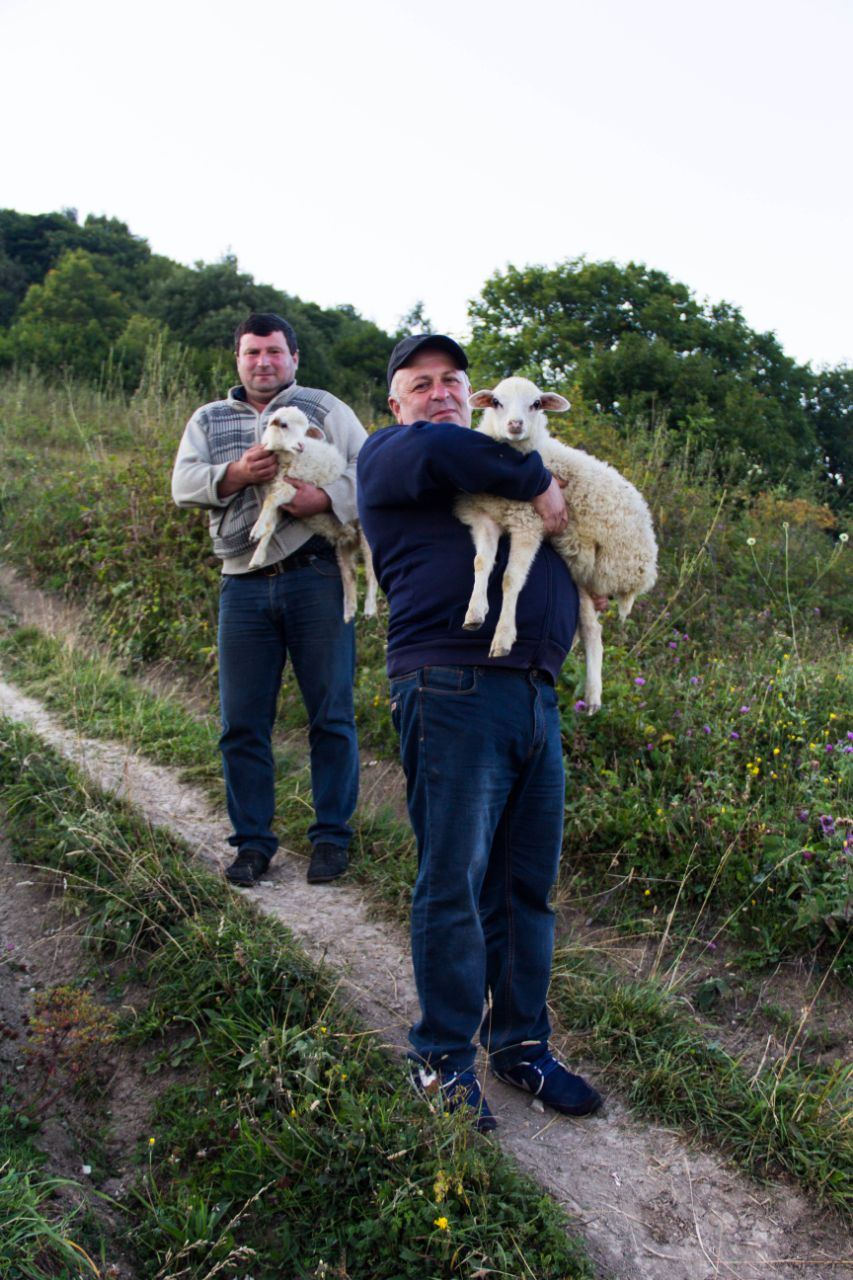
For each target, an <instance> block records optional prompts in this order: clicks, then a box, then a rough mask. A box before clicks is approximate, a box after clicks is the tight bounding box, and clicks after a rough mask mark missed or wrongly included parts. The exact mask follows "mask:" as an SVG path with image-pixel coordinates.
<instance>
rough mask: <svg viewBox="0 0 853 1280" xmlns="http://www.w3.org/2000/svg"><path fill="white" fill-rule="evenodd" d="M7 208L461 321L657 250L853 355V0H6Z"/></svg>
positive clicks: (805, 354) (815, 352) (2, 189)
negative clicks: (530, 267)
mask: <svg viewBox="0 0 853 1280" xmlns="http://www.w3.org/2000/svg"><path fill="white" fill-rule="evenodd" d="M0 47H2V49H3V73H2V81H0V112H1V113H2V116H1V117H0V118H2V119H3V121H4V126H3V142H2V150H0V156H2V168H0V173H2V178H0V207H7V208H14V209H17V210H19V211H20V212H23V213H45V212H49V211H51V210H54V209H59V208H63V207H69V206H73V207H75V208H77V209H78V210H79V213H80V217H81V220H82V219H83V218H84V217H85V215H86V214H87V213H97V214H102V213H103V214H107V215H110V216H114V217H118V218H121V219H122V220H123V221H125V222H127V223H128V224H129V226H130V229H131V231H133V232H134V233H135V234H137V235H140V236H144V237H145V238H146V239H147V240H148V242H149V243H150V245H151V248H152V249H153V250H154V251H155V252H156V253H161V254H165V255H166V256H167V257H170V258H173V259H175V260H177V261H179V262H185V263H193V262H195V261H197V260H200V259H201V260H204V261H205V262H212V261H216V260H217V259H219V258H220V257H221V256H222V254H223V253H226V252H232V253H234V254H236V256H237V257H238V259H239V262H240V266H241V268H242V269H243V270H245V271H248V272H250V273H251V274H252V275H253V276H254V277H255V279H256V280H258V281H261V282H264V283H269V284H273V285H276V286H277V287H279V288H281V289H284V290H286V291H287V292H289V293H292V294H297V295H299V296H300V297H302V298H304V299H306V300H310V301H314V302H317V303H319V304H321V305H322V306H332V305H336V304H340V303H350V304H352V305H353V306H355V307H356V308H357V309H358V310H359V311H360V312H361V313H362V314H363V315H364V316H366V317H368V318H370V319H373V320H375V321H376V322H377V323H378V324H380V325H382V326H383V328H386V329H393V328H394V327H395V325H396V323H397V321H398V319H399V318H400V316H401V315H402V314H403V313H404V312H406V311H408V310H409V308H410V307H411V306H412V305H413V304H414V303H415V302H416V301H417V300H418V299H422V300H423V302H424V304H425V307H426V311H427V314H428V316H429V317H430V318H431V319H432V321H433V323H434V325H435V326H436V328H438V329H443V330H445V331H448V332H451V333H454V334H455V335H457V336H459V337H464V335H465V332H466V312H467V302H468V300H469V299H470V298H472V297H474V296H476V295H477V294H478V293H479V291H480V289H481V287H482V285H483V283H484V281H485V280H486V279H487V277H488V276H490V275H491V274H492V272H494V271H495V270H497V269H502V268H504V267H505V266H506V265H507V264H508V263H512V264H514V265H516V266H523V265H524V264H526V263H534V262H535V263H546V264H553V263H556V262H559V261H562V260H564V259H566V258H571V257H576V256H579V255H582V254H583V255H586V256H587V257H588V258H589V259H591V260H601V259H615V260H616V261H618V262H622V263H625V262H628V261H629V260H632V259H633V260H634V261H638V262H644V263H646V265H648V266H649V267H654V268H658V269H660V270H662V271H665V272H666V273H667V274H668V275H669V276H670V277H671V278H673V279H675V280H679V281H682V282H683V283H684V284H686V285H688V286H689V287H690V288H691V289H692V290H693V292H694V293H695V294H696V296H697V297H698V298H699V299H700V300H701V299H704V298H708V299H710V300H711V301H713V302H716V301H720V300H726V301H728V302H732V303H734V304H735V305H736V306H739V307H740V308H741V310H742V311H743V314H744V316H745V319H746V321H747V323H748V324H749V325H750V326H751V327H752V328H754V329H758V330H761V331H764V330H767V329H772V330H774V331H775V332H776V334H777V337H778V338H779V340H780V342H781V343H782V345H783V347H784V348H785V350H786V352H787V353H788V354H789V355H791V356H793V357H794V358H795V359H797V360H799V361H803V362H805V361H812V362H813V363H814V364H815V365H816V366H819V365H822V364H836V363H845V364H851V365H853V332H851V324H850V313H851V296H853V255H851V244H850V241H851V234H853V217H851V206H853V177H851V170H853V165H851V161H850V155H851V137H853V129H851V125H853V119H852V118H851V117H853V111H851V99H853V89H851V86H852V85H853V74H851V58H852V57H853V4H851V2H850V0H717V3H715V4H713V5H711V4H709V3H704V4H701V5H700V4H697V3H692V2H691V0H642V2H641V0H523V3H520V4H519V3H518V2H517V0H430V2H429V3H424V0H418V2H417V3H415V2H414V0H360V2H359V0H305V2H304V3H303V4H296V3H294V2H293V0H290V3H275V2H273V3H266V4H263V5H253V4H251V3H248V4H246V3H245V2H243V3H241V0H227V3H226V2H225V0H146V3H145V4H144V5H124V4H121V3H117V0H74V3H70V2H69V0H0Z"/></svg>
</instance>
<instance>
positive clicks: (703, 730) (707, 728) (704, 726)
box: [702, 724, 711, 733]
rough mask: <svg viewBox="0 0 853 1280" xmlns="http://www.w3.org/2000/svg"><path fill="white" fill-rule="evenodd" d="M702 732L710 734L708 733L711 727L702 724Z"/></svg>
mask: <svg viewBox="0 0 853 1280" xmlns="http://www.w3.org/2000/svg"><path fill="white" fill-rule="evenodd" d="M702 732H703V733H710V732H711V726H710V725H709V724H703V725H702Z"/></svg>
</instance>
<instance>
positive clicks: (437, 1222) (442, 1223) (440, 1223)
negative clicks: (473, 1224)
mask: <svg viewBox="0 0 853 1280" xmlns="http://www.w3.org/2000/svg"><path fill="white" fill-rule="evenodd" d="M433 1226H435V1227H438V1229H439V1231H447V1229H448V1227H449V1226H450V1223H449V1222H448V1221H447V1219H446V1218H433Z"/></svg>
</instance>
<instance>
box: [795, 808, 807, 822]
mask: <svg viewBox="0 0 853 1280" xmlns="http://www.w3.org/2000/svg"><path fill="white" fill-rule="evenodd" d="M808 820H809V811H808V809H800V811H799V813H798V814H797V821H798V822H808Z"/></svg>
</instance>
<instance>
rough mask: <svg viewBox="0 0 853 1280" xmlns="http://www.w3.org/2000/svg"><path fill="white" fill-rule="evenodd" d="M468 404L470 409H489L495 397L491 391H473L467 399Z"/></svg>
mask: <svg viewBox="0 0 853 1280" xmlns="http://www.w3.org/2000/svg"><path fill="white" fill-rule="evenodd" d="M468 403H469V405H470V406H471V408H472V409H491V408H492V406H493V404H494V403H495V397H494V395H493V394H492V392H491V391H475V392H474V393H473V394H472V395H470V396H469V397H468Z"/></svg>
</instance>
